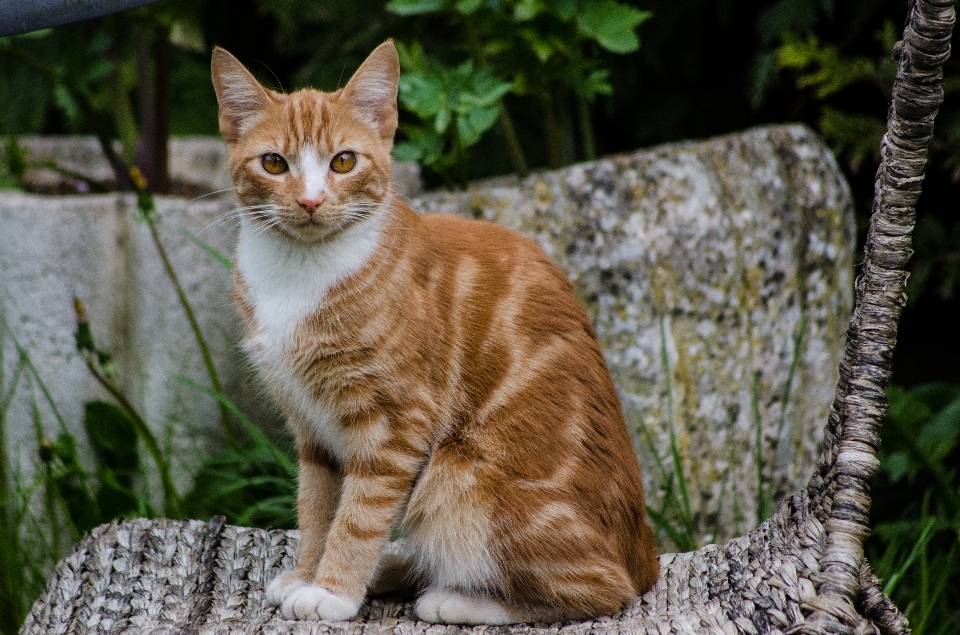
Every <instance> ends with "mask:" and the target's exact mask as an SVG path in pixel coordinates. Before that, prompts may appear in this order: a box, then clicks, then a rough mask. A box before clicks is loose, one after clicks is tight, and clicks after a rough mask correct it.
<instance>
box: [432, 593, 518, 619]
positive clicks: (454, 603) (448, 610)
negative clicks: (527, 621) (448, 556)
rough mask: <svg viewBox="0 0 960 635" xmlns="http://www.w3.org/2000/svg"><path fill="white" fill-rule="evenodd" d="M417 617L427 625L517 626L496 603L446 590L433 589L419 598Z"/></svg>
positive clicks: (484, 598)
mask: <svg viewBox="0 0 960 635" xmlns="http://www.w3.org/2000/svg"><path fill="white" fill-rule="evenodd" d="M416 611H417V617H419V618H420V619H421V620H423V621H424V622H434V623H436V622H440V623H445V624H514V623H515V622H516V620H514V619H511V618H510V616H509V615H507V611H506V609H504V608H503V605H502V604H500V602H498V601H497V600H494V599H493V598H489V597H472V596H469V595H464V594H463V593H458V592H457V591H450V590H447V589H430V590H429V591H427V592H426V593H424V594H423V595H421V596H420V599H418V600H417V605H416Z"/></svg>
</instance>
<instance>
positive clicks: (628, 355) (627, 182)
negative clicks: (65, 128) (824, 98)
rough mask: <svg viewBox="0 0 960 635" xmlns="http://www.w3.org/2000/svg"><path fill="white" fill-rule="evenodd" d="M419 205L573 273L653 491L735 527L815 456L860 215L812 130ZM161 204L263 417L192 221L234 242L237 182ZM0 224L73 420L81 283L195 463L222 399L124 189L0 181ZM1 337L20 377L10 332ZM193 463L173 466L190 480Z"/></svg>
mask: <svg viewBox="0 0 960 635" xmlns="http://www.w3.org/2000/svg"><path fill="white" fill-rule="evenodd" d="M31 147H34V148H35V147H36V146H31ZM204 147H206V146H204ZM210 147H211V148H212V147H213V146H212V145H211V146H210ZM208 149H209V148H208ZM210 152H212V154H211V156H219V155H217V151H216V150H215V149H214V150H210ZM202 154H203V153H202V152H199V151H198V150H197V149H194V150H193V151H192V154H191V156H194V157H195V160H196V161H197V162H198V163H197V164H196V166H202V165H203V164H204V161H206V162H207V163H210V162H211V161H214V159H211V158H209V157H208V158H207V159H203V158H202V157H201V156H200V155H202ZM61 156H62V154H61ZM197 157H199V158H197ZM184 161H185V160H184ZM184 161H179V162H178V165H181V167H183V165H185V164H184ZM192 170H193V172H194V173H199V172H202V171H203V168H202V167H195V168H193V169H192ZM221 176H222V175H221ZM207 185H208V186H209V187H210V189H217V188H215V180H209V181H208V182H207ZM411 204H412V206H413V207H414V208H415V209H418V210H419V211H445V212H453V213H459V214H464V215H466V216H469V217H474V218H486V219H488V220H493V221H495V222H498V223H501V224H503V225H506V226H508V227H512V228H514V229H516V230H518V231H520V232H522V233H524V234H526V235H528V236H530V237H532V238H534V239H535V240H537V241H538V242H539V243H540V244H541V245H542V246H543V247H544V249H545V250H546V252H547V253H548V254H549V255H550V257H551V258H553V259H554V261H555V262H557V263H558V264H559V265H560V266H561V267H562V268H563V269H564V270H565V271H566V272H567V274H568V275H569V276H570V278H571V279H572V280H573V281H574V283H575V286H576V289H577V292H578V294H579V296H580V298H581V300H582V302H583V304H584V306H585V307H586V308H587V311H588V313H589V315H590V317H591V318H592V319H593V322H594V324H595V325H596V329H597V333H598V335H599V336H600V340H601V343H602V345H603V347H604V350H605V352H606V355H607V360H608V362H609V364H610V368H611V372H612V373H613V377H614V380H615V381H616V383H617V385H618V387H619V389H620V396H621V399H622V401H623V405H624V409H625V412H626V417H627V423H628V426H629V428H630V431H631V433H632V434H633V438H634V443H635V447H636V450H637V453H638V455H639V457H640V462H641V465H642V468H643V472H644V476H645V479H646V482H647V485H648V504H649V505H650V506H651V507H652V509H653V510H654V511H663V513H664V515H665V516H666V519H667V520H668V521H669V522H670V523H671V524H672V525H673V526H674V527H676V528H678V529H680V530H681V534H684V535H688V537H689V538H690V539H691V540H693V541H699V542H703V541H711V540H720V539H722V538H724V537H725V536H728V535H733V534H738V533H741V532H742V531H744V530H746V529H748V528H750V527H753V526H755V525H756V524H757V522H758V520H762V518H760V516H762V515H763V512H764V510H765V505H764V503H763V502H762V501H763V500H769V499H771V498H773V497H776V496H779V495H780V494H782V493H787V492H790V491H793V490H795V489H797V488H798V487H799V486H800V484H802V483H803V482H804V481H805V480H806V478H807V476H809V473H810V471H811V469H812V468H813V465H814V458H815V454H814V453H815V449H816V446H817V444H818V442H819V440H820V438H822V435H821V428H822V426H823V424H824V422H825V421H826V416H827V411H828V406H829V403H830V401H831V399H832V396H833V389H834V385H835V383H836V377H837V364H838V360H839V355H840V350H841V344H842V337H843V329H844V325H845V324H846V319H847V315H848V312H849V310H850V305H851V286H852V275H853V263H852V242H853V219H852V211H851V202H850V196H849V193H848V191H847V187H846V185H845V183H844V182H843V179H842V177H841V176H840V173H839V170H838V169H837V167H836V165H835V163H834V161H833V159H832V157H831V156H830V154H829V152H828V151H827V149H826V148H825V147H824V146H823V144H822V143H821V142H820V141H819V140H818V139H817V138H816V137H815V136H814V135H813V133H812V132H810V131H809V130H808V129H806V128H803V127H800V126H777V127H766V128H758V129H754V130H750V131H747V132H744V133H740V134H734V135H728V136H725V137H720V138H717V139H712V140H708V141H702V142H696V143H684V144H675V145H669V146H662V147H658V148H653V149H649V150H642V151H638V152H635V153H632V154H629V155H622V156H617V157H610V158H605V159H602V160H600V161H597V162H594V163H590V164H583V165H577V166H573V167H569V168H566V169H563V170H558V171H554V172H545V173H540V174H535V175H533V176H531V177H529V178H528V179H525V180H523V181H519V180H516V179H497V180H493V181H487V182H483V183H477V184H474V185H473V186H472V187H471V188H470V189H469V190H468V191H467V192H463V193H432V194H426V195H423V196H421V197H419V198H414V199H412V201H411ZM157 206H158V213H159V215H160V218H161V219H162V220H161V222H160V225H159V227H160V231H161V233H162V235H163V238H164V241H165V244H166V245H167V248H168V250H169V251H170V252H171V257H172V260H173V263H174V266H175V267H176V269H177V271H178V273H179V274H180V275H181V277H182V279H183V280H182V281H183V284H184V287H185V289H186V292H187V294H188V295H189V296H190V298H191V299H192V301H193V303H194V306H195V307H196V308H197V309H198V319H199V321H200V324H201V327H202V328H203V330H204V332H205V333H206V335H207V337H208V339H209V340H210V342H211V345H212V348H213V353H214V356H215V360H216V363H217V366H218V368H219V369H220V371H221V373H222V375H223V379H224V381H225V384H226V385H227V387H228V392H230V394H231V396H233V397H234V398H235V399H236V400H237V401H238V402H240V403H241V405H242V407H243V408H244V409H245V410H246V411H247V412H250V413H253V414H254V416H255V417H256V418H258V419H259V420H261V421H266V420H269V419H270V418H271V417H272V416H273V413H274V410H273V408H272V407H271V406H270V404H269V403H268V402H267V401H265V399H264V398H263V397H262V394H261V393H260V392H259V391H258V390H257V389H256V388H255V385H254V384H252V383H251V382H250V379H249V378H250V374H249V371H248V369H247V367H246V365H245V363H244V362H243V360H242V359H241V358H240V357H239V355H238V353H237V351H236V348H235V346H234V345H233V344H234V342H233V339H232V338H233V337H235V335H236V330H235V327H236V322H235V314H234V309H233V306H232V302H231V300H230V293H229V272H228V271H227V269H226V268H225V267H223V266H222V265H221V264H220V263H218V262H217V261H216V260H215V259H214V258H212V257H210V256H209V255H208V254H207V253H205V252H204V250H203V249H201V248H200V247H198V246H197V244H196V243H195V242H194V241H193V240H192V239H191V237H190V234H192V235H194V236H198V237H199V238H200V239H202V241H204V242H205V243H208V244H209V245H211V246H213V247H214V248H216V249H217V250H219V251H221V252H223V253H225V254H229V252H230V250H231V248H232V242H233V239H234V232H233V229H232V223H231V222H229V221H227V220H224V217H225V216H226V215H228V213H229V210H230V209H231V208H232V207H234V206H235V202H234V200H233V198H232V196H231V195H230V194H229V193H227V194H224V195H219V196H211V197H208V198H203V199H200V200H197V201H186V200H183V199H179V198H174V197H158V199H157ZM187 232H189V234H188V233H187ZM0 235H2V236H4V240H0V280H2V283H0V314H2V316H3V317H4V319H5V320H6V321H7V323H8V324H9V326H10V331H11V332H12V333H13V334H14V335H15V336H16V337H17V338H18V339H19V340H20V342H21V343H22V344H23V345H24V347H25V348H26V349H27V351H28V352H29V353H30V355H31V358H32V360H33V363H34V365H35V367H36V368H37V371H38V374H39V375H40V376H41V377H42V378H43V379H44V380H45V382H46V383H47V386H48V387H49V388H50V390H51V393H52V395H53V398H54V400H55V401H56V402H57V405H58V407H59V410H60V413H61V415H62V416H63V418H64V420H65V422H66V425H67V426H68V428H69V429H71V430H72V431H73V432H74V433H75V434H76V435H77V436H78V437H79V438H81V439H82V438H84V436H85V433H84V431H83V426H82V412H83V410H82V406H83V401H84V400H87V399H90V398H94V397H103V396H104V394H103V393H102V391H101V390H100V389H99V388H98V387H97V385H96V383H95V382H94V381H93V380H92V379H91V378H90V377H89V375H88V374H87V372H86V369H85V368H84V366H83V363H82V361H81V360H80V359H79V358H78V356H77V354H76V351H75V346H74V342H73V337H72V334H73V330H74V325H73V315H72V311H71V308H70V299H71V297H72V296H73V295H77V296H79V297H80V298H81V299H83V300H85V301H86V303H87V308H88V311H89V313H90V317H91V324H92V326H93V331H94V335H95V336H96V337H97V338H98V342H99V343H100V344H101V346H103V347H104V348H109V349H110V350H111V351H112V352H114V354H115V355H116V357H117V361H118V365H119V369H120V377H121V381H122V382H123V386H124V388H125V389H126V390H127V391H128V393H129V394H130V396H131V398H132V399H133V401H134V402H135V403H136V404H137V405H138V407H140V408H141V409H142V411H143V412H144V414H145V416H146V418H147V420H148V422H149V423H150V424H151V425H152V426H153V427H154V429H155V431H156V433H157V434H158V436H159V437H160V438H161V439H162V440H163V441H164V442H165V443H167V442H169V444H170V446H171V447H172V449H173V450H174V455H175V456H176V460H177V466H178V467H180V468H185V467H189V466H190V465H195V464H196V463H197V462H198V460H199V459H200V458H201V457H202V456H204V455H205V454H206V453H208V452H209V450H210V448H209V438H210V437H211V436H215V434H216V433H215V432H214V435H209V434H203V433H201V434H196V431H197V430H198V429H199V430H201V431H202V430H207V431H211V430H212V431H216V429H217V426H218V425H219V417H218V414H217V408H216V404H215V403H213V401H212V400H211V399H209V398H208V397H205V396H203V395H201V394H200V393H198V392H197V391H195V390H194V389H193V388H190V387H189V386H186V385H185V384H184V383H183V382H182V381H180V380H179V377H181V376H186V377H189V378H191V379H193V380H195V381H196V382H198V383H201V384H204V385H206V384H207V381H206V379H205V373H204V370H203V366H202V361H201V359H200V355H199V353H198V352H197V350H196V346H195V343H194V341H193V336H192V334H191V332H190V330H189V326H188V324H187V322H186V319H185V318H184V316H183V312H182V310H181V309H180V307H179V305H178V303H177V300H176V296H175V294H174V292H173V289H172V287H171V285H170V283H169V281H168V280H167V279H166V277H165V276H164V274H163V272H162V267H161V263H160V261H159V259H158V258H157V255H156V252H155V249H154V247H153V245H152V244H151V243H150V240H149V235H148V232H147V228H146V226H145V225H144V224H143V222H142V221H140V220H138V212H137V210H136V207H135V204H134V199H133V197H132V196H131V195H99V196H82V197H77V196H73V197H64V196H58V197H47V196H35V195H25V194H19V193H9V192H4V193H0ZM7 237H12V238H15V239H7ZM3 338H4V341H3V350H2V353H3V364H4V377H7V378H10V377H12V376H13V375H12V371H13V369H14V368H16V366H17V352H16V351H15V350H14V348H13V346H12V345H11V343H10V341H9V339H7V338H8V335H7V334H4V335H3ZM4 390H6V388H5V389H4ZM33 395H39V393H38V392H37V390H36V387H35V385H34V387H33V388H31V386H30V381H28V380H26V379H21V384H20V388H19V389H18V390H17V391H15V394H14V398H13V400H12V401H11V402H10V403H9V404H8V410H7V421H8V422H9V424H8V429H7V439H6V442H7V444H8V447H9V448H10V449H11V450H13V456H15V457H18V458H19V461H20V463H21V465H23V466H24V467H25V468H26V469H27V473H29V466H30V465H31V464H32V463H33V462H34V461H35V457H36V454H35V439H36V433H35V431H34V428H33V423H32V403H33V402H32V399H33ZM39 403H40V408H41V415H42V416H43V417H44V419H45V420H46V421H47V422H48V433H50V434H55V433H56V431H57V429H58V428H57V425H56V424H55V423H53V413H52V412H50V411H49V409H48V408H47V406H46V404H45V403H44V401H43V399H42V396H41V398H40V399H39ZM678 471H679V472H680V473H681V474H682V476H683V478H682V480H679V479H677V478H676V477H675V476H674V475H675V474H677V473H678ZM186 477H187V472H186V471H183V470H181V471H180V472H179V479H178V482H179V483H180V485H181V487H186V486H187V485H188V484H189V483H188V481H187V480H186ZM685 500H686V502H684V501H685ZM688 511H689V513H688ZM681 544H683V543H681Z"/></svg>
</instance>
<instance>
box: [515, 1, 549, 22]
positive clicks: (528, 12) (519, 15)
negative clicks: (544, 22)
mask: <svg viewBox="0 0 960 635" xmlns="http://www.w3.org/2000/svg"><path fill="white" fill-rule="evenodd" d="M543 9H544V7H543V3H541V2H540V0H519V2H517V4H516V5H515V6H514V7H513V19H514V20H516V21H517V22H526V21H528V20H532V19H533V18H535V17H537V15H539V14H540V13H542V12H543Z"/></svg>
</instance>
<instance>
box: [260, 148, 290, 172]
mask: <svg viewBox="0 0 960 635" xmlns="http://www.w3.org/2000/svg"><path fill="white" fill-rule="evenodd" d="M260 165H262V166H263V169H264V170H266V171H267V172H269V173H270V174H283V173H284V172H286V171H287V162H286V161H284V160H283V157H282V156H280V155H279V154H277V153H276V152H268V153H266V154H265V155H263V156H262V157H260Z"/></svg>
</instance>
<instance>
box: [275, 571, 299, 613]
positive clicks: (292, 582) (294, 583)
mask: <svg viewBox="0 0 960 635" xmlns="http://www.w3.org/2000/svg"><path fill="white" fill-rule="evenodd" d="M304 584H306V582H304V581H303V580H301V579H300V578H298V577H297V573H296V571H284V572H283V573H281V574H280V575H278V576H277V577H275V578H274V579H273V580H272V581H271V582H270V584H268V585H267V592H266V600H267V604H270V605H273V606H280V605H282V604H283V601H284V600H285V599H287V596H288V595H290V594H291V593H293V592H294V591H295V590H297V589H299V588H300V587H302V586H303V585H304Z"/></svg>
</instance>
